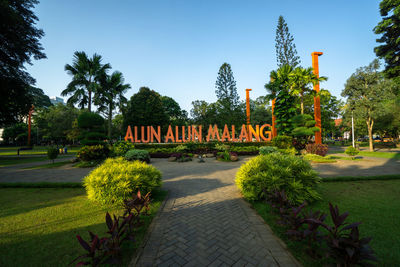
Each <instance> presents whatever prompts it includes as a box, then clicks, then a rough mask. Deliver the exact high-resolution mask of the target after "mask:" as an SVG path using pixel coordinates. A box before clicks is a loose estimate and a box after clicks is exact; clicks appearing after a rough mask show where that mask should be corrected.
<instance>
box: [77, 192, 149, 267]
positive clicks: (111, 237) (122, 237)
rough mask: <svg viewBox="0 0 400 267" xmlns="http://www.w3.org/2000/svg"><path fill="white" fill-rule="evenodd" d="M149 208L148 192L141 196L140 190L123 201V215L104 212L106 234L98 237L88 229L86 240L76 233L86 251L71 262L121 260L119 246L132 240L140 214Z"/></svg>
mask: <svg viewBox="0 0 400 267" xmlns="http://www.w3.org/2000/svg"><path fill="white" fill-rule="evenodd" d="M149 208H150V194H149V193H148V194H147V195H146V196H144V197H142V196H141V194H140V191H138V193H137V194H136V195H135V194H133V198H132V199H127V200H125V201H124V209H125V210H124V214H123V216H119V217H117V216H115V215H113V217H111V216H110V214H109V213H108V212H107V213H106V225H107V228H108V231H107V234H108V236H106V237H102V238H99V237H98V235H95V234H93V233H92V232H91V231H89V235H90V238H91V240H90V242H86V241H85V240H83V239H82V237H81V236H80V235H77V236H76V238H77V239H78V242H79V244H80V245H81V246H82V247H83V248H84V249H85V250H86V253H85V254H83V255H81V256H79V257H77V258H76V259H75V260H74V261H73V262H75V261H78V260H81V259H85V261H80V262H78V263H77V266H81V265H91V266H99V265H100V264H118V263H120V261H121V259H120V258H121V255H120V254H121V246H122V244H123V243H124V242H125V241H131V242H134V240H135V238H134V231H135V230H136V229H137V228H138V227H140V226H141V225H142V222H141V221H142V220H141V216H144V215H148V211H149Z"/></svg>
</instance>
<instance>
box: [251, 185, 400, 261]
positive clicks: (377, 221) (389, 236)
mask: <svg viewBox="0 0 400 267" xmlns="http://www.w3.org/2000/svg"><path fill="white" fill-rule="evenodd" d="M353 178H355V177H353ZM358 178H360V179H364V178H369V177H358ZM383 178H385V177H383ZM383 178H382V179H383ZM375 179H379V177H375ZM353 180H354V179H353ZM399 188H400V180H365V181H351V180H349V181H343V182H333V181H332V182H329V183H328V182H324V183H321V185H320V189H319V191H320V193H321V196H322V200H320V201H317V202H314V203H313V204H311V205H310V208H311V209H312V210H314V211H317V210H320V211H321V212H322V213H325V214H328V215H329V214H330V211H329V205H328V203H329V202H331V203H335V205H337V206H338V207H339V208H340V213H341V214H342V213H344V212H346V211H347V212H348V213H349V216H348V218H347V220H348V221H350V222H361V224H360V225H359V226H358V229H359V233H360V234H361V236H362V237H372V240H371V242H370V246H371V247H372V249H373V250H374V251H375V253H376V257H377V258H378V264H377V265H378V266H396V265H398V264H399V262H400V247H399V246H400V244H399V243H398V241H397V240H399V238H400V228H399V225H398V223H397V222H398V221H400V217H399V216H400V215H399V214H400V213H399V211H400V203H399V202H398V201H397V199H398V196H399V194H400V189H399ZM251 204H252V205H253V207H254V208H255V209H256V211H257V212H258V213H259V214H260V215H261V216H262V217H263V218H264V220H265V221H266V222H267V223H268V224H269V225H270V227H271V228H272V229H273V231H274V232H275V233H276V234H277V235H278V236H279V237H280V238H281V239H282V240H284V241H285V243H286V244H287V245H288V248H289V249H290V251H291V252H292V254H293V255H294V256H295V257H296V258H297V259H298V260H299V261H300V262H301V263H302V264H303V265H304V266H323V265H326V264H327V262H326V260H323V259H322V258H313V257H311V256H310V254H309V253H308V252H307V249H308V244H307V242H306V241H305V240H303V241H302V242H300V243H299V242H298V241H294V240H293V238H292V237H290V236H288V235H287V233H286V232H287V228H286V227H284V226H282V225H280V224H279V223H277V222H278V221H279V218H280V215H278V214H277V213H273V207H272V206H271V205H266V204H265V202H264V201H255V202H251ZM325 223H326V224H332V219H331V216H330V215H329V216H327V218H326V219H325ZM383 225H384V226H383ZM320 230H323V229H322V228H321V229H320Z"/></svg>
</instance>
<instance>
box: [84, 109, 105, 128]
mask: <svg viewBox="0 0 400 267" xmlns="http://www.w3.org/2000/svg"><path fill="white" fill-rule="evenodd" d="M103 125H104V119H103V117H102V116H100V115H99V114H97V113H94V112H83V113H82V114H80V115H79V116H78V127H79V128H82V129H93V128H97V127H102V126H103Z"/></svg>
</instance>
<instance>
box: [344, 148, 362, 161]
mask: <svg viewBox="0 0 400 267" xmlns="http://www.w3.org/2000/svg"><path fill="white" fill-rule="evenodd" d="M344 153H346V154H347V155H349V156H351V158H352V159H354V156H356V155H357V154H358V153H360V151H358V150H357V149H356V148H354V147H352V146H349V147H348V148H347V149H346V151H344Z"/></svg>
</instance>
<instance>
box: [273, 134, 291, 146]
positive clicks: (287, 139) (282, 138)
mask: <svg viewBox="0 0 400 267" xmlns="http://www.w3.org/2000/svg"><path fill="white" fill-rule="evenodd" d="M272 144H273V146H275V147H277V148H279V149H288V148H292V147H293V138H292V137H291V136H286V135H278V136H276V137H274V138H272Z"/></svg>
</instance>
